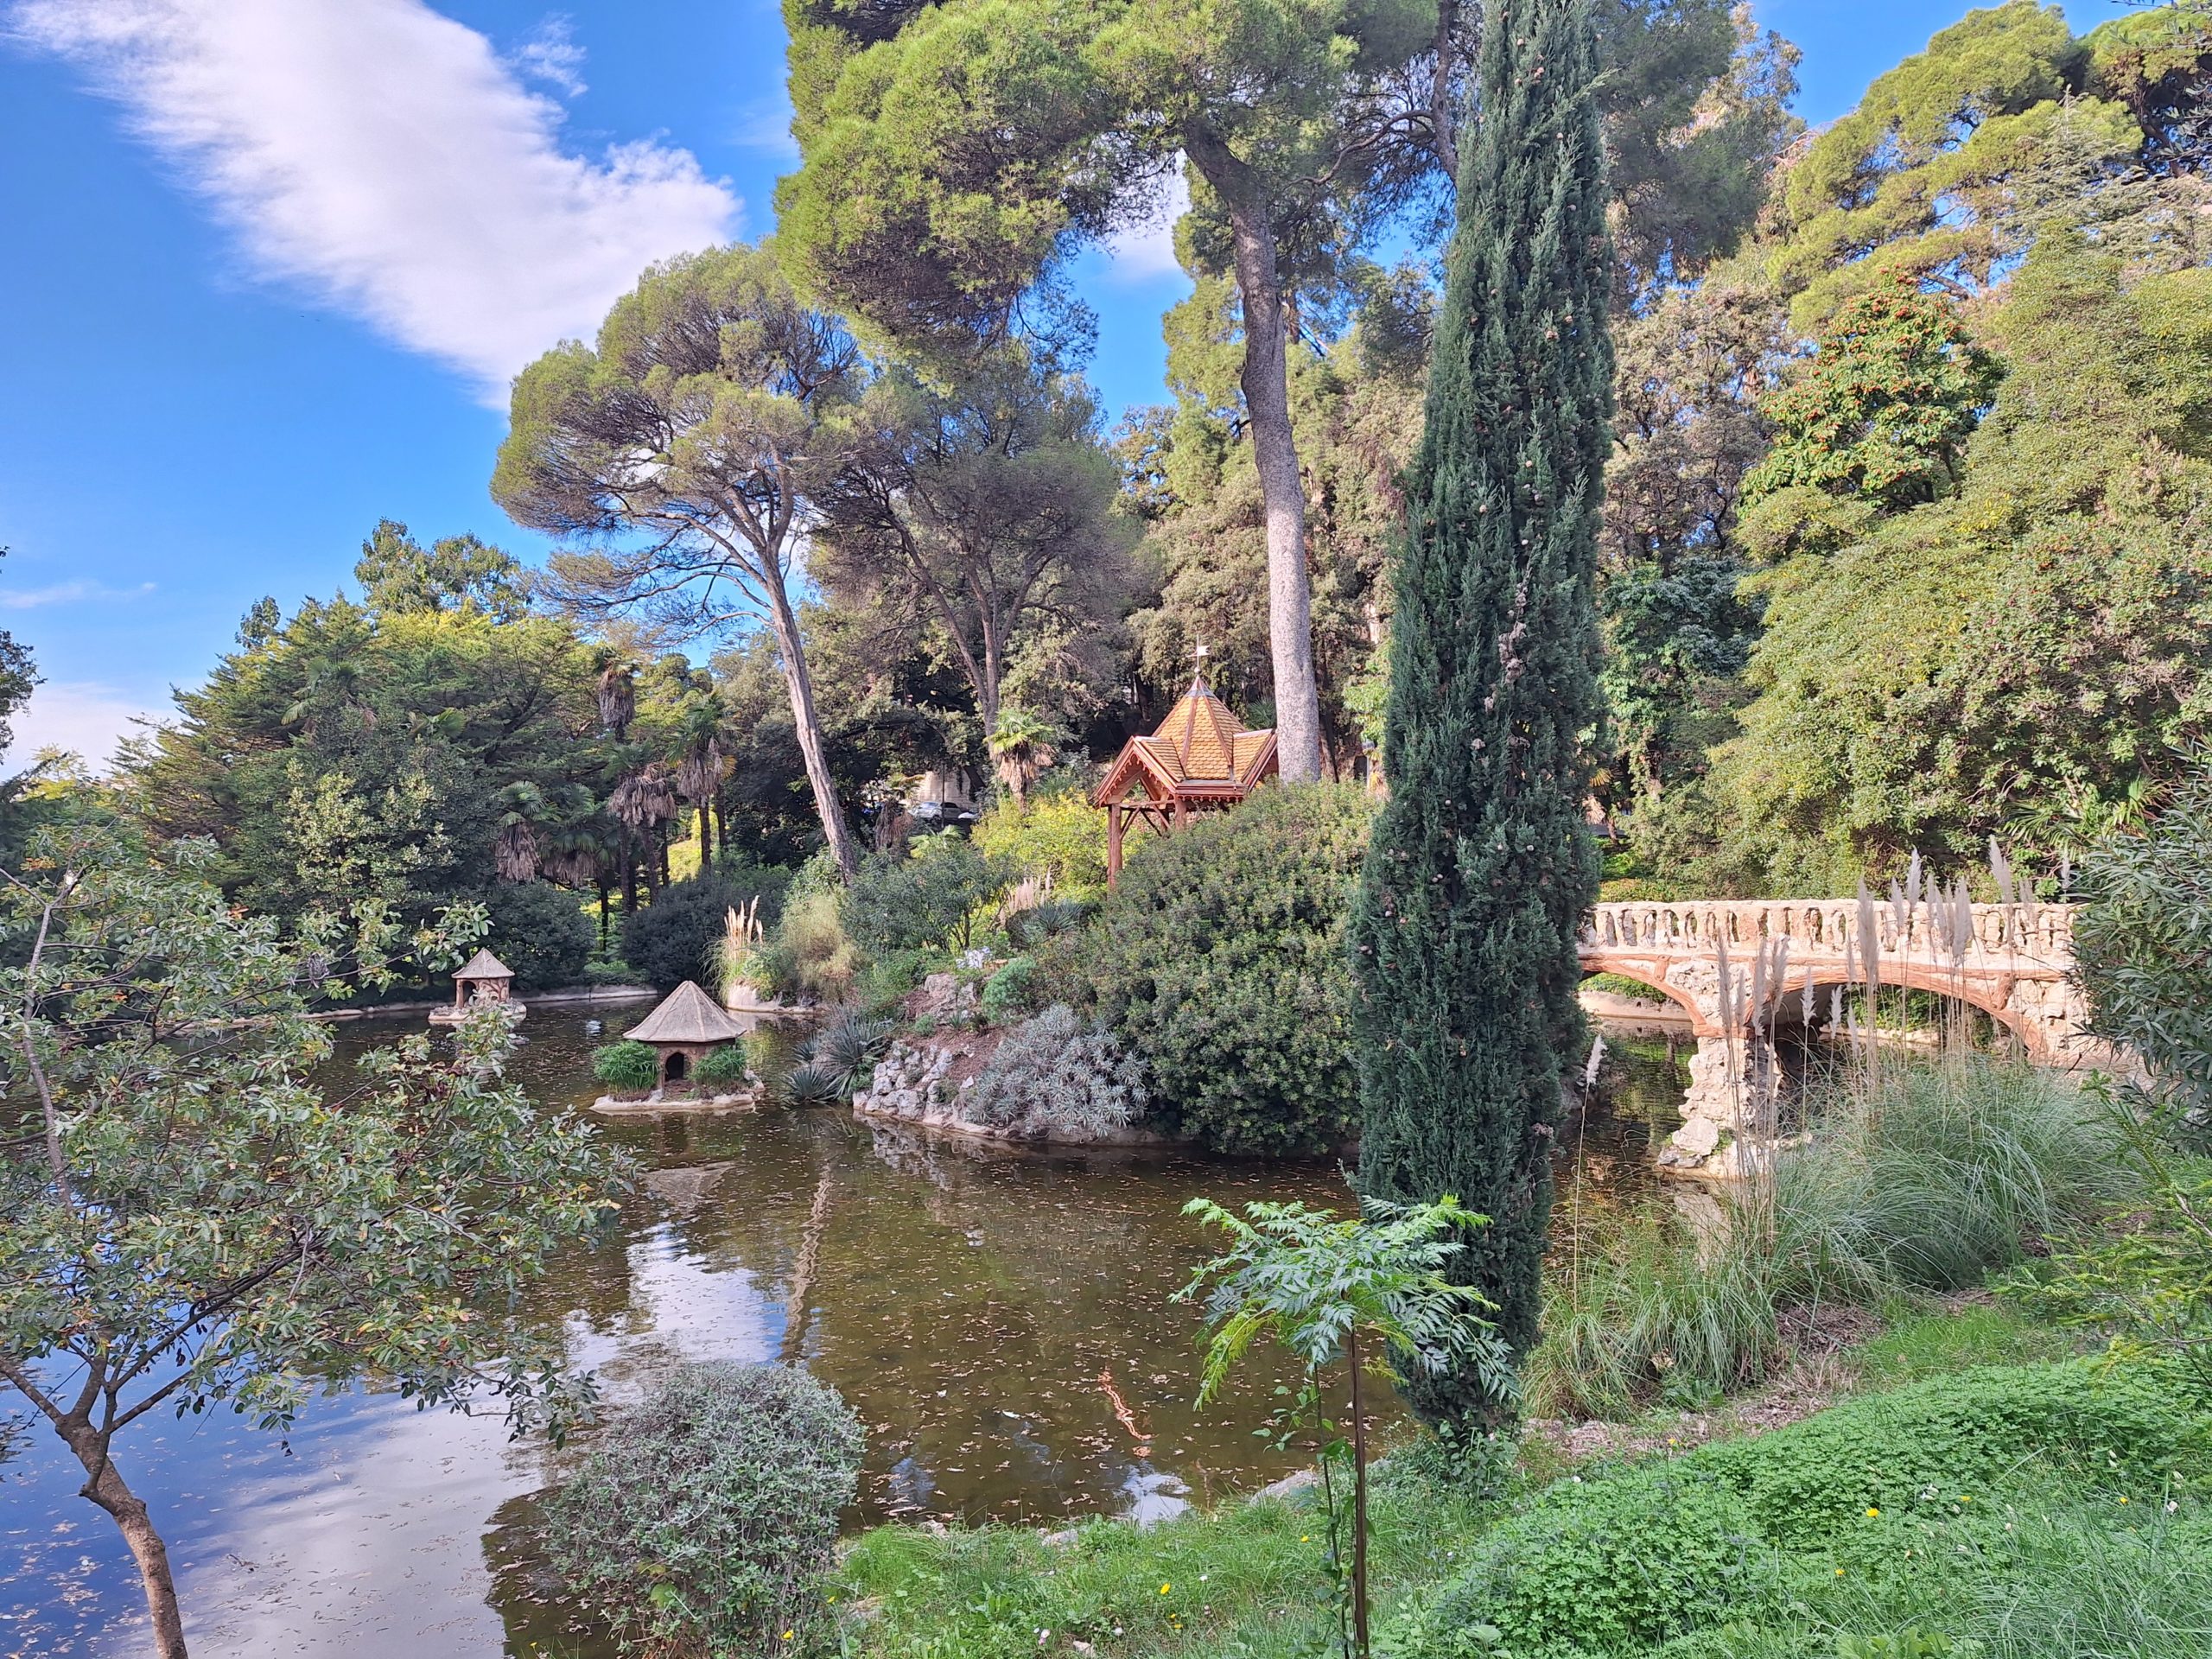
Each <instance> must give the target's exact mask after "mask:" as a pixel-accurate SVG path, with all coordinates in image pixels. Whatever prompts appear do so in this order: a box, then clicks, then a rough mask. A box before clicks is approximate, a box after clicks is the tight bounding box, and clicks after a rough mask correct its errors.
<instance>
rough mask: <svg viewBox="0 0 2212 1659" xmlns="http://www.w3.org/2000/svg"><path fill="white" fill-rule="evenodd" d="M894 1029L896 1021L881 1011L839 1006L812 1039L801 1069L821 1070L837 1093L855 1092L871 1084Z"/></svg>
mask: <svg viewBox="0 0 2212 1659" xmlns="http://www.w3.org/2000/svg"><path fill="white" fill-rule="evenodd" d="M892 1031H893V1022H892V1021H891V1020H886V1019H884V1018H882V1017H880V1015H876V1014H866V1013H863V1012H862V1011H861V1010H860V1009H858V1008H840V1009H838V1010H837V1011H836V1013H835V1014H831V1015H830V1016H829V1020H827V1021H826V1022H825V1023H824V1024H823V1027H822V1029H821V1030H819V1031H817V1032H816V1033H814V1035H813V1037H812V1038H811V1039H809V1041H808V1043H807V1045H806V1060H805V1064H804V1065H801V1066H800V1067H799V1068H798V1070H799V1071H819V1072H821V1073H822V1075H823V1077H826V1078H827V1079H828V1080H829V1083H830V1084H832V1086H833V1092H834V1093H836V1094H837V1095H850V1094H856V1093H858V1092H859V1091H860V1090H861V1089H864V1088H866V1087H867V1086H868V1074H869V1073H870V1072H871V1071H874V1069H875V1063H876V1061H877V1060H878V1059H880V1058H882V1055H883V1051H884V1050H885V1049H886V1048H887V1047H888V1046H890V1043H891V1033H892Z"/></svg>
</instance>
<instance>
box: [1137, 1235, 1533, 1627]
mask: <svg viewBox="0 0 2212 1659" xmlns="http://www.w3.org/2000/svg"><path fill="white" fill-rule="evenodd" d="M1362 1208H1363V1215H1362V1216H1359V1217H1352V1218H1351V1219H1348V1220H1339V1219H1338V1217H1337V1216H1336V1215H1334V1214H1333V1213H1332V1212H1331V1211H1326V1210H1309V1209H1308V1208H1306V1205H1302V1204H1249V1205H1245V1206H1244V1213H1243V1215H1242V1216H1239V1215H1236V1213H1234V1212H1233V1211H1229V1210H1225V1209H1224V1208H1223V1207H1222V1206H1221V1205H1218V1204H1216V1203H1214V1202H1213V1201H1212V1200H1211V1199H1210V1198H1193V1199H1192V1200H1191V1202H1190V1203H1189V1204H1187V1205H1185V1206H1184V1207H1183V1213H1184V1214H1185V1215H1186V1216H1195V1217H1198V1220H1199V1221H1200V1222H1201V1223H1202V1224H1205V1226H1208V1227H1211V1228H1214V1229H1216V1230H1218V1231H1220V1232H1223V1233H1225V1234H1227V1235H1228V1236H1229V1243H1230V1248H1229V1249H1228V1251H1227V1252H1226V1253H1225V1254H1224V1255H1218V1256H1216V1257H1215V1258H1214V1259H1213V1260H1212V1261H1211V1262H1207V1263H1205V1265H1204V1266H1203V1267H1201V1268H1199V1269H1198V1272H1197V1274H1194V1275H1193V1276H1192V1280H1191V1282H1190V1283H1189V1284H1188V1285H1186V1286H1185V1287H1184V1288H1183V1289H1182V1290H1181V1291H1180V1292H1179V1294H1178V1300H1184V1301H1190V1300H1196V1298H1197V1297H1198V1294H1199V1293H1200V1292H1201V1291H1204V1292H1205V1293H1207V1294H1206V1319H1207V1323H1208V1325H1210V1326H1211V1327H1212V1332H1213V1338H1212V1341H1211V1344H1209V1346H1208V1348H1207V1350H1206V1361H1205V1377H1204V1380H1203V1382H1202V1383H1201V1384H1200V1386H1199V1389H1198V1403H1199V1404H1200V1405H1201V1406H1203V1405H1205V1402H1207V1401H1209V1400H1211V1399H1212V1398H1213V1397H1214V1396H1215V1395H1217V1394H1218V1393H1220V1391H1221V1389H1222V1387H1223V1385H1224V1383H1227V1381H1228V1379H1229V1374H1230V1370H1232V1369H1233V1368H1234V1367H1235V1366H1236V1363H1237V1362H1238V1361H1239V1360H1241V1359H1242V1358H1243V1357H1244V1355H1245V1354H1246V1353H1247V1352H1248V1351H1249V1350H1250V1348H1251V1346H1252V1344H1253V1343H1254V1342H1255V1341H1256V1340H1258V1339H1259V1338H1262V1337H1266V1338H1273V1339H1274V1341H1275V1342H1277V1343H1279V1344H1281V1345H1282V1346H1283V1347H1285V1348H1287V1349H1288V1350H1289V1351H1291V1353H1292V1354H1294V1355H1295V1356H1296V1357H1297V1358H1298V1360H1299V1362H1300V1364H1302V1365H1303V1366H1304V1368H1305V1372H1306V1386H1305V1389H1304V1390H1303V1392H1302V1393H1301V1394H1300V1396H1299V1399H1298V1402H1297V1404H1296V1406H1295V1407H1294V1413H1295V1414H1296V1415H1297V1416H1299V1417H1300V1418H1302V1419H1303V1420H1305V1421H1306V1423H1308V1424H1309V1425H1310V1426H1311V1427H1313V1430H1315V1431H1316V1432H1317V1433H1318V1434H1319V1437H1320V1438H1321V1440H1323V1442H1324V1445H1323V1449H1322V1456H1321V1478H1322V1482H1323V1487H1322V1491H1323V1497H1324V1501H1325V1504H1326V1506H1327V1511H1328V1524H1329V1543H1330V1568H1331V1576H1332V1579H1333V1580H1335V1582H1336V1586H1337V1587H1338V1637H1339V1639H1340V1641H1341V1643H1342V1644H1343V1648H1344V1652H1345V1653H1346V1654H1347V1655H1348V1656H1353V1659H1367V1655H1368V1653H1369V1651H1370V1643H1369V1631H1368V1596H1367V1544H1368V1524H1367V1405H1366V1399H1365V1389H1366V1383H1367V1381H1368V1374H1369V1372H1370V1369H1372V1370H1377V1371H1380V1370H1383V1368H1384V1367H1385V1365H1386V1363H1387V1362H1389V1361H1393V1360H1395V1362H1396V1363H1397V1364H1398V1366H1399V1369H1400V1370H1401V1372H1402V1373H1405V1374H1410V1375H1412V1376H1443V1375H1445V1374H1447V1373H1459V1374H1466V1375H1470V1376H1474V1377H1476V1378H1478V1379H1480V1381H1481V1383H1483V1384H1484V1386H1486V1387H1487V1388H1488V1389H1491V1391H1492V1393H1493V1395H1495V1397H1496V1398H1497V1399H1498V1400H1499V1401H1500V1402H1503V1401H1505V1400H1507V1399H1510V1396H1511V1395H1512V1391H1513V1370H1512V1358H1511V1355H1510V1352H1509V1351H1508V1350H1507V1349H1506V1347H1505V1344H1503V1343H1502V1342H1501V1341H1499V1340H1498V1338H1497V1333H1496V1331H1495V1329H1494V1327H1493V1326H1492V1325H1491V1322H1490V1321H1489V1319H1486V1318H1485V1317H1484V1311H1485V1310H1486V1309H1488V1308H1489V1306H1490V1304H1489V1302H1488V1301H1487V1300H1485V1299H1484V1296H1483V1294H1482V1293H1481V1292H1479V1291H1478V1290H1475V1289H1474V1288H1472V1287H1470V1286H1467V1285H1465V1284H1455V1283H1452V1281H1451V1280H1450V1279H1449V1278H1447V1277H1446V1272H1447V1269H1448V1268H1449V1266H1450V1264H1451V1259H1452V1256H1454V1255H1457V1254H1458V1253H1459V1251H1460V1249H1462V1248H1463V1246H1462V1244H1461V1240H1463V1239H1464V1238H1465V1237H1466V1236H1467V1235H1468V1234H1469V1233H1471V1232H1472V1231H1473V1230H1475V1229H1477V1228H1478V1227H1481V1226H1484V1225H1485V1224H1487V1218H1486V1217H1482V1216H1478V1215H1473V1214H1471V1213H1469V1212H1468V1211H1466V1210H1464V1209H1462V1208H1461V1207H1460V1205H1459V1200H1458V1199H1456V1198H1452V1197H1450V1196H1449V1195H1446V1197H1444V1198H1440V1199H1438V1200H1437V1201H1436V1202H1435V1203H1433V1204H1425V1205H1384V1204H1377V1203H1375V1202H1374V1201H1372V1200H1370V1201H1368V1202H1367V1203H1366V1204H1364V1205H1363V1206H1362ZM1339 1362H1341V1363H1343V1365H1344V1370H1345V1372H1346V1374H1347V1376H1348V1377H1349V1378H1350V1381H1351V1445H1350V1446H1349V1447H1344V1446H1341V1445H1340V1444H1339V1443H1338V1438H1337V1435H1336V1432H1335V1426H1334V1425H1333V1424H1332V1423H1331V1422H1330V1421H1328V1418H1327V1416H1326V1414H1325V1410H1324V1408H1323V1405H1322V1397H1321V1381H1320V1379H1321V1375H1322V1373H1323V1372H1324V1371H1325V1370H1328V1369H1329V1368H1330V1367H1332V1366H1333V1365H1335V1364H1337V1363H1339ZM1343 1452H1349V1454H1350V1461H1351V1516H1350V1517H1349V1526H1348V1527H1347V1526H1346V1525H1345V1524H1344V1517H1342V1516H1340V1515H1339V1513H1338V1500H1337V1494H1336V1486H1335V1482H1334V1478H1333V1474H1334V1471H1333V1468H1332V1465H1334V1464H1335V1463H1336V1462H1337V1461H1338V1457H1339V1455H1341V1454H1342V1453H1343ZM1347 1530H1348V1531H1349V1532H1350V1533H1351V1560H1350V1562H1349V1564H1347V1563H1346V1562H1345V1561H1344V1548H1343V1543H1344V1533H1345V1532H1346V1531H1347Z"/></svg>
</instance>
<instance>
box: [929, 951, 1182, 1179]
mask: <svg viewBox="0 0 2212 1659" xmlns="http://www.w3.org/2000/svg"><path fill="white" fill-rule="evenodd" d="M993 983H996V981H994V982H993ZM1146 1105H1147V1090H1146V1088H1145V1080H1144V1066H1143V1065H1142V1064H1141V1062H1140V1061H1139V1060H1138V1058H1137V1057H1136V1056H1135V1055H1134V1054H1132V1053H1130V1052H1129V1051H1128V1046H1127V1045H1126V1044H1124V1043H1123V1042H1122V1040H1121V1039H1119V1038H1117V1037H1116V1036H1115V1035H1114V1033H1112V1032H1110V1031H1103V1030H1100V1029H1098V1028H1096V1027H1091V1026H1088V1025H1086V1024H1084V1020H1083V1019H1082V1018H1081V1016H1079V1015H1078V1014H1076V1012H1075V1011H1074V1010H1073V1009H1071V1008H1070V1007H1068V1006H1067V1005H1066V1004H1065V1003H1063V1002H1056V1003H1054V1004H1053V1005H1052V1007H1049V1008H1047V1009H1046V1010H1045V1011H1044V1013H1042V1014H1039V1015H1037V1016H1036V1017H1035V1018H1034V1019H1031V1020H1023V1021H1022V1022H1021V1023H1020V1025H1018V1026H1016V1027H1014V1028H1013V1030H1011V1031H1009V1032H1008V1033H1007V1034H1006V1038H1005V1039H1004V1040H1003V1041H1002V1042H1001V1043H1000V1044H999V1046H998V1052H996V1053H995V1054H993V1055H992V1056H991V1059H990V1063H989V1064H988V1065H986V1066H985V1067H984V1068H983V1070H982V1073H981V1075H979V1076H978V1077H976V1086H975V1087H974V1088H973V1089H971V1090H968V1091H967V1094H966V1095H965V1096H964V1097H963V1100H962V1103H961V1110H962V1112H963V1115H964V1116H966V1117H967V1118H968V1119H969V1122H974V1123H979V1124H982V1125H983V1126H984V1127H986V1128H993V1129H997V1130H1000V1131H1001V1132H1003V1133H1005V1134H1007V1135H1024V1136H1035V1137H1039V1138H1044V1139H1052V1140H1065V1141H1091V1140H1096V1139H1097V1138H1098V1137H1099V1136H1101V1135H1106V1134H1109V1133H1110V1132H1111V1131H1113V1130H1115V1129H1119V1128H1126V1127H1127V1126H1128V1125H1129V1124H1131V1123H1134V1122H1136V1120H1137V1119H1138V1118H1140V1117H1141V1116H1143V1115H1144V1111H1145V1107H1146Z"/></svg>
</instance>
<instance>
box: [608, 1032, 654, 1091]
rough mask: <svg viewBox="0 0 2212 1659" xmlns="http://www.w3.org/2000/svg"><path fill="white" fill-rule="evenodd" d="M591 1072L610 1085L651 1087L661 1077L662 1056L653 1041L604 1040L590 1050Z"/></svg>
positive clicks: (623, 1087)
mask: <svg viewBox="0 0 2212 1659" xmlns="http://www.w3.org/2000/svg"><path fill="white" fill-rule="evenodd" d="M591 1074H592V1076H594V1077H597V1078H598V1079H599V1080H600V1081H601V1083H603V1084H606V1085H607V1087H608V1088H610V1089H650V1088H652V1086H653V1084H656V1083H658V1082H659V1081H660V1056H659V1055H658V1053H656V1052H654V1050H653V1047H652V1045H651V1044H650V1043H633V1042H631V1041H629V1040H628V1039H623V1040H622V1041H620V1042H613V1043H601V1045H600V1046H598V1047H597V1048H594V1050H592V1052H591Z"/></svg>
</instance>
